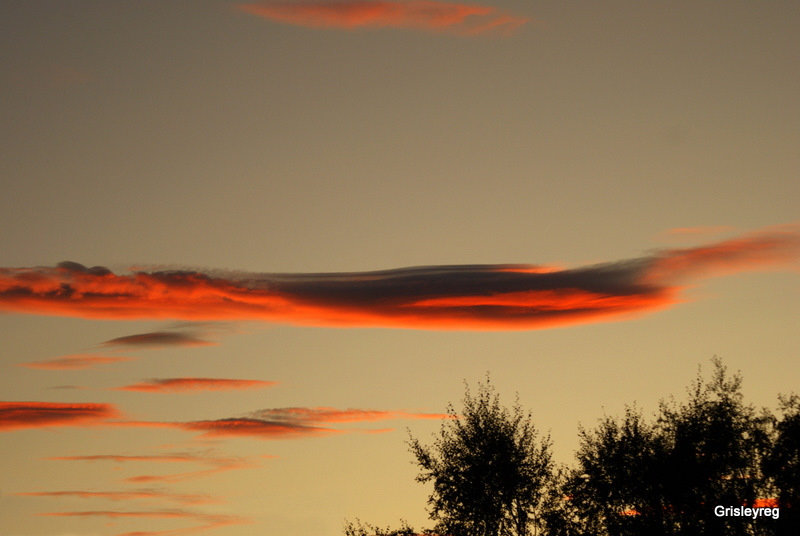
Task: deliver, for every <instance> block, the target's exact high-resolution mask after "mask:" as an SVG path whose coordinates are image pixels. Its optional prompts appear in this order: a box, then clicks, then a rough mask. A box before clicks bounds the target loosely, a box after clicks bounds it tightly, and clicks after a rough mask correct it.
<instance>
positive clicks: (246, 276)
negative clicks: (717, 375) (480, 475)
mask: <svg viewBox="0 0 800 536" xmlns="http://www.w3.org/2000/svg"><path fill="white" fill-rule="evenodd" d="M798 28H800V4H798V3H797V2H789V1H786V2H782V1H774V2H762V3H753V2H725V3H720V2H711V1H704V0H692V1H686V2H670V3H657V2H563V1H545V2H527V1H522V0H493V1H490V2H477V3H473V2H468V3H458V2H439V1H435V0H409V1H401V0H385V1H383V0H381V1H377V0H376V1H373V0H360V1H348V0H340V1H309V2H303V1H278V2H262V3H259V2H250V3H238V2H226V1H221V0H192V1H170V2H164V1H156V0H153V1H142V0H138V1H110V0H97V1H82V2H61V1H30V2H23V1H11V2H3V3H1V4H0V42H1V43H2V50H3V54H2V55H1V56H0V61H1V62H2V69H0V76H2V88H3V89H2V98H0V114H2V115H1V116H0V117H2V123H3V125H4V128H3V129H2V131H1V134H0V135H2V158H0V178H2V179H1V180H2V185H3V195H2V196H0V340H2V350H1V351H0V358H1V359H2V363H0V367H2V374H0V388H1V390H0V452H1V453H2V456H0V532H2V533H3V534H4V535H8V536H106V535H108V536H179V535H184V534H195V533H203V534H206V533H207V534H209V535H212V534H213V535H214V536H250V535H291V536H333V535H339V534H341V533H342V527H343V524H344V521H345V519H350V520H353V519H355V518H356V517H358V518H361V519H362V520H364V521H368V522H371V523H375V524H379V525H384V526H385V525H387V524H394V525H396V524H397V523H398V521H399V520H400V519H401V518H402V519H406V520H408V522H409V523H410V524H412V525H414V526H417V527H420V526H429V525H430V523H429V522H428V521H427V515H426V510H425V506H426V505H425V501H426V498H427V495H428V493H429V491H430V490H429V488H427V487H425V486H423V485H421V484H419V483H416V482H415V481H414V477H415V475H416V474H417V472H416V468H415V466H414V465H413V464H412V457H411V454H410V453H409V452H408V447H407V445H406V441H407V440H408V432H407V430H410V431H411V433H412V434H413V435H414V436H415V437H419V438H421V439H422V440H423V441H425V440H428V438H431V437H432V435H431V434H432V433H434V432H435V431H436V430H438V428H439V427H440V426H441V423H442V418H443V417H445V413H446V408H447V404H448V403H449V402H452V403H454V404H455V405H456V407H458V405H459V403H460V400H461V398H462V397H463V393H464V382H465V381H466V382H468V383H470V384H472V385H474V384H475V383H476V382H477V381H479V380H481V379H482V378H484V377H485V376H486V374H487V372H488V373H489V374H490V375H491V380H492V382H493V383H494V385H495V386H496V387H497V390H498V391H499V393H500V394H501V397H502V400H504V401H505V402H507V403H508V404H511V403H513V400H514V396H515V394H517V393H518V394H519V400H520V402H521V404H522V406H523V407H525V408H526V409H530V410H531V412H532V414H533V417H534V421H535V423H536V425H537V427H538V428H539V429H540V431H541V432H542V433H544V434H547V433H549V434H550V435H551V438H552V441H553V452H554V456H555V458H556V460H557V461H559V462H563V463H570V462H571V461H572V459H573V455H574V451H575V449H576V448H577V446H578V438H577V431H578V426H579V425H580V424H583V425H584V426H592V425H593V424H594V423H595V422H596V421H597V419H598V418H600V417H602V416H603V415H617V414H620V413H621V412H622V411H623V409H624V406H625V404H628V403H633V402H636V403H637V404H638V406H639V407H641V408H642V409H643V411H644V412H645V414H648V415H649V414H651V413H652V412H654V411H655V410H656V409H657V405H658V401H659V399H661V398H664V397H667V396H669V395H672V394H674V395H676V396H677V397H681V396H683V394H684V393H685V391H684V389H685V386H686V385H688V384H689V383H690V381H691V380H692V378H693V377H694V376H695V375H696V373H697V370H698V366H703V367H704V368H705V369H706V370H708V368H709V366H710V362H709V360H710V359H711V358H712V357H713V356H714V355H718V356H720V357H722V358H723V360H724V362H725V364H727V365H728V367H729V368H730V369H731V370H733V371H736V370H740V371H741V372H742V374H743V377H744V392H745V395H746V397H747V398H748V400H749V401H751V402H753V403H754V404H756V405H757V406H768V407H775V405H776V402H777V395H778V394H779V393H789V392H799V391H800V322H799V321H798V320H799V319H800V180H798V170H800V101H799V100H798V99H797V95H800V70H798V69H797V51H798V50H800V34H798V31H797V29H798Z"/></svg>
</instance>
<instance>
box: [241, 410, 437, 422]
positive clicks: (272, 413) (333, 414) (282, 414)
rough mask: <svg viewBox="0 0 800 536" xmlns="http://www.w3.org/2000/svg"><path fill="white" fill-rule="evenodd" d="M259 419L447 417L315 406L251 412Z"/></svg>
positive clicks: (355, 419)
mask: <svg viewBox="0 0 800 536" xmlns="http://www.w3.org/2000/svg"><path fill="white" fill-rule="evenodd" d="M252 416H254V417H258V418H260V419H268V420H272V421H276V422H290V423H295V424H300V423H343V422H374V421H385V420H394V419H447V418H449V417H450V415H447V414H443V413H408V412H405V411H382V410H373V409H353V408H349V409H336V408H329V407H317V408H297V407H295V408H272V409H262V410H260V411H256V412H255V413H253V414H252Z"/></svg>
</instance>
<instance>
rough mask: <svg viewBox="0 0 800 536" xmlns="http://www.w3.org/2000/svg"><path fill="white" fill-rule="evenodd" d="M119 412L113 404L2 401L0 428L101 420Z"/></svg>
mask: <svg viewBox="0 0 800 536" xmlns="http://www.w3.org/2000/svg"><path fill="white" fill-rule="evenodd" d="M118 416H119V412H118V411H117V409H116V408H115V407H114V406H112V405H110V404H70V403H60V402H0V432H4V431H9V430H18V429H22V428H43V427H50V426H87V425H98V424H102V423H103V422H104V421H105V420H106V419H111V418H115V417H118Z"/></svg>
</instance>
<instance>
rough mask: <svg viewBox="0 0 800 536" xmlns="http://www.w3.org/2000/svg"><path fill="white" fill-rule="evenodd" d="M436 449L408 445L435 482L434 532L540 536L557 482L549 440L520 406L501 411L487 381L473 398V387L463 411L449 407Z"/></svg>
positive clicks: (424, 476)
mask: <svg viewBox="0 0 800 536" xmlns="http://www.w3.org/2000/svg"><path fill="white" fill-rule="evenodd" d="M448 412H449V413H450V415H451V417H452V419H450V420H448V421H446V422H445V423H444V424H443V426H442V429H441V430H440V432H439V435H438V437H437V438H436V439H435V441H434V443H433V445H431V446H424V445H422V444H421V443H420V442H419V440H417V439H414V438H413V437H412V438H411V439H410V441H409V446H410V449H411V452H412V453H413V454H414V456H415V458H416V460H417V463H418V465H419V466H420V469H421V472H420V474H419V476H418V477H417V480H418V481H419V482H423V483H426V482H432V483H433V493H432V494H431V496H430V498H429V499H428V504H429V506H430V516H431V518H432V519H434V520H435V521H436V522H437V525H436V527H435V530H436V531H437V532H439V533H441V534H448V535H452V536H512V535H513V536H526V535H528V534H536V533H537V531H538V529H539V528H541V525H542V523H541V520H540V519H538V518H537V516H536V514H537V511H538V509H539V506H540V504H541V502H542V499H543V498H544V494H545V489H546V486H547V484H548V483H549V481H550V477H551V474H552V467H553V466H552V461H551V456H550V441H549V438H544V439H542V440H540V439H539V437H538V432H537V431H536V428H535V427H534V425H533V423H532V421H531V416H530V414H526V413H524V412H523V411H522V408H521V407H520V406H519V403H517V404H515V405H514V406H513V408H512V409H511V410H508V409H506V408H504V407H503V406H501V405H500V399H499V395H497V394H496V393H495V391H494V388H493V386H492V385H491V382H490V380H489V378H488V377H487V379H486V381H485V383H483V384H479V386H478V392H477V393H476V394H475V395H472V393H471V392H470V390H469V386H467V389H466V394H465V396H464V408H463V411H462V412H461V414H457V413H456V411H455V409H454V408H453V406H452V405H451V406H449V407H448Z"/></svg>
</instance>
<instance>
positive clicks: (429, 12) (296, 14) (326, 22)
mask: <svg viewBox="0 0 800 536" xmlns="http://www.w3.org/2000/svg"><path fill="white" fill-rule="evenodd" d="M238 9H239V10H241V11H244V12H245V13H250V14H252V15H256V16H259V17H262V18H265V19H268V20H272V21H275V22H280V23H284V24H292V25H296V26H306V27H312V28H339V29H345V30H352V29H356V28H387V27H394V28H415V29H420V30H428V31H437V32H443V31H444V32H450V33H459V34H464V35H477V34H484V33H488V32H502V33H511V32H513V31H514V30H516V29H517V28H519V27H520V26H522V25H523V24H525V23H526V22H528V19H527V18H525V17H518V16H515V15H510V14H508V13H504V12H501V11H499V10H498V9H496V8H494V7H489V6H480V5H475V4H457V3H452V2H440V1H433V0H407V1H391V0H338V1H316V2H314V1H307V2H263V3H258V4H242V5H239V6H238Z"/></svg>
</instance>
